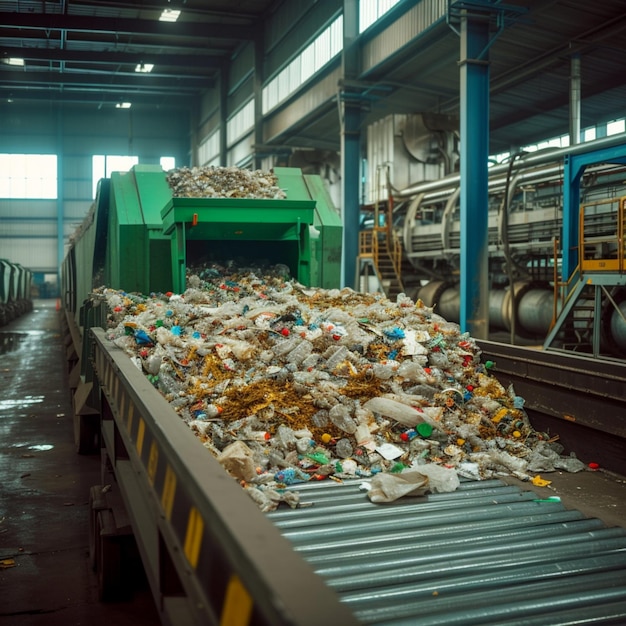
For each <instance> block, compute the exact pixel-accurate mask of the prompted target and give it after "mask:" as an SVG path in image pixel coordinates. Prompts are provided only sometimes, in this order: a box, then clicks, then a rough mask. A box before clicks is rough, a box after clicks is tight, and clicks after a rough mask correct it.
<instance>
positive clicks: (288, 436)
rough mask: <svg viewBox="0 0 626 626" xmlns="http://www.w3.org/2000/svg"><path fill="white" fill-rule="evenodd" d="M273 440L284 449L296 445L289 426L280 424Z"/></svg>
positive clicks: (290, 448)
mask: <svg viewBox="0 0 626 626" xmlns="http://www.w3.org/2000/svg"><path fill="white" fill-rule="evenodd" d="M274 438H275V440H276V441H277V442H278V444H280V446H281V447H282V448H283V449H285V450H293V449H294V448H295V446H296V436H295V435H294V434H293V430H291V428H289V426H285V425H284V424H281V425H280V426H279V427H278V430H277V431H276V435H275V437H274Z"/></svg>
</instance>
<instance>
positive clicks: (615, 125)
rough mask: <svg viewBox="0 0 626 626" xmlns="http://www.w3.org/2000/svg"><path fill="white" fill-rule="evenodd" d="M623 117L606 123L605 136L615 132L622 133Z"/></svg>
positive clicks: (615, 133)
mask: <svg viewBox="0 0 626 626" xmlns="http://www.w3.org/2000/svg"><path fill="white" fill-rule="evenodd" d="M624 121H625V120H624V118H622V119H621V120H615V121H613V122H609V123H608V124H607V125H606V134H607V136H610V135H617V133H623V132H624Z"/></svg>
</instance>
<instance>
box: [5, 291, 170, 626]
mask: <svg viewBox="0 0 626 626" xmlns="http://www.w3.org/2000/svg"><path fill="white" fill-rule="evenodd" d="M60 315H61V314H60V313H59V312H58V311H57V310H56V302H55V301H46V300H42V301H37V302H35V306H34V310H33V311H32V312H31V313H27V314H26V315H23V316H22V317H21V318H19V319H17V320H14V321H13V322H12V323H11V324H9V325H6V326H3V327H1V328H0V624H3V625H4V624H7V626H9V625H10V626H24V625H29V626H31V625H32V626H40V625H41V626H55V625H56V624H63V625H65V626H78V625H86V624H89V626H101V625H102V626H104V625H105V624H106V625H107V626H126V625H131V624H133V625H134V626H143V625H147V624H158V623H159V619H158V617H157V612H156V610H155V608H154V603H153V600H152V596H151V594H150V593H149V592H148V591H147V589H146V584H145V581H143V580H142V581H138V589H137V591H136V592H135V593H134V595H133V597H132V599H131V600H130V601H129V602H125V603H118V604H104V603H101V602H99V600H98V590H97V580H96V575H95V573H94V572H93V571H92V569H91V567H90V564H89V532H88V528H89V526H88V519H89V518H88V512H89V502H88V499H89V488H90V486H91V485H95V484H98V483H99V482H100V457H99V455H94V456H80V455H78V454H77V453H76V451H75V447H74V432H73V412H72V404H71V398H70V394H69V391H68V384H67V371H66V370H67V365H66V360H65V347H64V344H63V340H62V337H61V335H60Z"/></svg>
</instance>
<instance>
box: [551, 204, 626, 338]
mask: <svg viewBox="0 0 626 626" xmlns="http://www.w3.org/2000/svg"><path fill="white" fill-rule="evenodd" d="M607 203H608V204H610V205H615V207H614V211H615V215H616V224H615V226H616V228H615V234H614V235H613V236H612V237H602V238H599V237H597V236H596V237H594V236H593V235H591V234H589V230H590V228H589V227H590V223H591V220H592V218H593V217H594V216H595V215H597V214H598V213H597V211H596V212H594V211H593V209H594V208H595V207H598V206H601V205H607ZM578 219H579V223H578V265H577V266H576V268H575V269H574V271H573V272H572V274H571V276H569V277H568V279H567V280H566V281H564V280H563V277H562V276H560V274H559V270H558V262H559V240H558V239H555V240H554V308H553V311H552V324H551V327H552V326H554V324H556V320H557V317H558V308H559V307H558V305H559V302H560V304H561V308H563V307H564V306H565V305H566V303H567V300H568V298H569V297H570V295H571V294H572V293H573V291H574V290H573V288H572V286H573V284H574V283H577V282H578V281H579V280H580V279H581V274H583V273H585V272H624V271H626V241H625V236H626V196H623V197H621V198H614V199H610V200H599V201H597V202H590V203H587V204H582V205H581V206H580V213H579V218H578Z"/></svg>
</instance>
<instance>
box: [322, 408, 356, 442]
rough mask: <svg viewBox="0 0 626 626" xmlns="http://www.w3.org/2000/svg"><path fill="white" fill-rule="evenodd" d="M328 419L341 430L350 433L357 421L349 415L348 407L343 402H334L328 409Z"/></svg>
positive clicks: (353, 430) (352, 431)
mask: <svg viewBox="0 0 626 626" xmlns="http://www.w3.org/2000/svg"><path fill="white" fill-rule="evenodd" d="M328 417H329V418H330V421H331V422H332V423H333V424H334V425H335V426H336V427H337V428H339V429H340V430H343V432H345V433H348V434H349V435H352V434H353V433H354V432H355V431H356V429H357V423H356V422H355V421H354V420H353V419H352V417H351V416H350V411H349V410H348V407H346V406H344V405H343V404H336V405H335V406H334V407H332V408H331V409H330V411H328Z"/></svg>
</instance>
